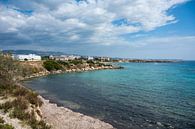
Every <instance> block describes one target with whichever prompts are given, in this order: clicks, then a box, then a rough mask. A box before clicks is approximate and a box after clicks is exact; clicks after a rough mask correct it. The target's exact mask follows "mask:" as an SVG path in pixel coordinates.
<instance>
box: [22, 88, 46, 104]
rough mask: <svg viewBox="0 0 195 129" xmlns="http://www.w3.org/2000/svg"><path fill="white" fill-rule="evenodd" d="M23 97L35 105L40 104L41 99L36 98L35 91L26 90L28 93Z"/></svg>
mask: <svg viewBox="0 0 195 129" xmlns="http://www.w3.org/2000/svg"><path fill="white" fill-rule="evenodd" d="M25 98H26V99H27V100H28V101H29V102H30V103H31V104H34V105H35V106H41V105H42V103H43V102H42V101H41V100H40V99H39V98H38V94H37V93H35V92H32V91H31V92H28V94H26V96H25Z"/></svg>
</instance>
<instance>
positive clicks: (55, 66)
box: [43, 60, 63, 71]
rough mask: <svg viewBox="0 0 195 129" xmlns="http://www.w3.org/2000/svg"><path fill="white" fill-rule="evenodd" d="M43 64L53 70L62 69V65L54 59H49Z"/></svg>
mask: <svg viewBox="0 0 195 129" xmlns="http://www.w3.org/2000/svg"><path fill="white" fill-rule="evenodd" d="M43 66H44V68H45V69H47V70H48V71H53V70H62V69H63V68H62V66H61V65H60V64H59V63H57V62H56V61H53V60H47V61H45V62H44V63H43Z"/></svg>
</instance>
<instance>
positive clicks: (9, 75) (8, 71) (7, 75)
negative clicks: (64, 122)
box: [0, 53, 50, 129]
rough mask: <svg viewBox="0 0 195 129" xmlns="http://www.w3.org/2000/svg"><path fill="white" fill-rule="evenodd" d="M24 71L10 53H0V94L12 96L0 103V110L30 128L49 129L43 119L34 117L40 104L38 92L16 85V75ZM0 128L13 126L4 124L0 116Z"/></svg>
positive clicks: (6, 128) (20, 74)
mask: <svg viewBox="0 0 195 129" xmlns="http://www.w3.org/2000/svg"><path fill="white" fill-rule="evenodd" d="M25 72H26V71H25V70H24V69H23V68H22V67H21V66H20V65H19V63H18V62H16V61H14V60H12V58H11V57H10V55H3V54H1V53H0V96H1V97H4V98H7V97H11V98H13V100H12V101H6V102H5V103H2V104H0V110H3V111H4V112H5V113H9V116H10V117H12V118H18V119H20V120H21V121H24V122H25V123H27V124H28V125H30V126H31V127H32V129H50V126H48V125H47V124H46V123H45V122H44V121H42V120H40V121H39V120H37V119H36V115H35V114H36V113H37V114H40V112H37V110H36V109H37V107H39V106H41V105H42V101H41V100H40V99H39V98H38V94H36V93H35V92H33V91H31V90H28V89H26V88H24V87H22V86H20V85H18V77H20V76H23V75H24V73H25ZM27 74H28V73H27ZM34 110H36V112H35V111H34ZM40 117H41V116H40ZM0 129H14V128H13V127H12V126H11V125H8V124H4V120H3V119H2V118H0Z"/></svg>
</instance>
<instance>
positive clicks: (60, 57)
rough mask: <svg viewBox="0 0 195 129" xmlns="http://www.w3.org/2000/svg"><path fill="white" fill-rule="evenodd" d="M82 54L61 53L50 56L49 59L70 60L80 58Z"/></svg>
mask: <svg viewBox="0 0 195 129" xmlns="http://www.w3.org/2000/svg"><path fill="white" fill-rule="evenodd" d="M80 58H81V57H80V56H74V55H60V56H52V55H50V56H49V59H53V60H60V61H68V60H75V59H80Z"/></svg>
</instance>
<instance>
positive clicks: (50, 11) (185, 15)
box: [0, 0, 195, 60]
mask: <svg viewBox="0 0 195 129" xmlns="http://www.w3.org/2000/svg"><path fill="white" fill-rule="evenodd" d="M0 49H3V50H5V49H6V50H8V49H14V50H21V49H23V50H40V51H60V52H65V53H69V54H80V55H91V56H109V57H124V58H141V59H143V58H144V59H146V58H147V59H151V58H152V59H185V60H195V0H0Z"/></svg>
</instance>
